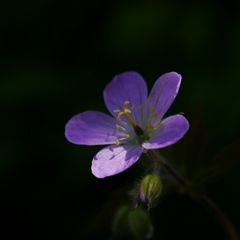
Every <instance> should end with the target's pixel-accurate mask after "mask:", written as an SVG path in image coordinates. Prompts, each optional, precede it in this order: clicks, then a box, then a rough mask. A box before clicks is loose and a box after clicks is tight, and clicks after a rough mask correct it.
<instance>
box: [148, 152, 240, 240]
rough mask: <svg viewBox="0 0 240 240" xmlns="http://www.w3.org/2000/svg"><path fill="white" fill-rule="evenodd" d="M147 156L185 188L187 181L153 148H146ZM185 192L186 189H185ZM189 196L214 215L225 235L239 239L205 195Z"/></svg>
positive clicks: (219, 210) (235, 239)
mask: <svg viewBox="0 0 240 240" xmlns="http://www.w3.org/2000/svg"><path fill="white" fill-rule="evenodd" d="M146 154H147V156H148V158H149V159H150V160H151V161H152V162H155V163H156V165H157V166H158V168H159V163H161V165H162V166H164V168H165V169H166V170H167V171H168V172H169V173H170V174H171V175H172V176H173V177H174V179H175V180H176V181H177V182H178V184H179V185H180V186H181V187H183V188H186V187H187V185H188V182H186V181H185V180H184V179H183V178H182V177H181V176H179V175H178V173H177V172H176V171H175V170H174V169H173V168H172V167H171V166H170V165H169V164H168V163H167V162H166V161H165V160H164V158H163V157H162V156H161V157H160V156H159V155H158V154H157V152H156V151H155V150H148V151H147V152H146ZM186 192H187V191H186ZM189 195H190V196H191V197H193V198H194V199H196V200H197V201H198V202H199V203H201V204H202V205H203V206H204V207H206V208H207V209H208V210H209V211H210V213H211V214H212V215H213V216H214V217H215V219H216V220H217V221H218V223H219V224H220V225H221V227H222V228H223V229H224V231H225V233H226V235H227V236H228V238H229V239H230V240H240V238H239V236H238V234H237V232H236V230H235V228H234V227H233V225H232V224H231V222H230V221H229V219H228V218H227V217H226V215H225V214H224V213H223V211H222V210H221V209H220V208H219V207H218V206H217V205H216V204H215V203H214V202H213V201H212V200H211V199H210V198H209V197H207V196H206V195H201V196H196V195H192V194H191V193H189Z"/></svg>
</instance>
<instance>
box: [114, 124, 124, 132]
mask: <svg viewBox="0 0 240 240" xmlns="http://www.w3.org/2000/svg"><path fill="white" fill-rule="evenodd" d="M120 128H121V129H122V130H126V128H124V127H122V126H120V125H118V124H116V129H117V131H119V129H120Z"/></svg>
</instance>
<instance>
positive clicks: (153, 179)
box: [139, 174, 162, 208]
mask: <svg viewBox="0 0 240 240" xmlns="http://www.w3.org/2000/svg"><path fill="white" fill-rule="evenodd" d="M161 192H162V181H161V179H160V177H159V176H158V175H153V174H148V175H146V176H145V177H144V178H143V179H142V181H141V183H140V188H139V198H140V202H144V203H147V204H148V208H151V207H152V205H153V203H154V202H155V201H156V200H158V198H159V196H160V194H161Z"/></svg>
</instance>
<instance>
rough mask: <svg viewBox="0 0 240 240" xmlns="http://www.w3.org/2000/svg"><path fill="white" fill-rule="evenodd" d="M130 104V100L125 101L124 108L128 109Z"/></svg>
mask: <svg viewBox="0 0 240 240" xmlns="http://www.w3.org/2000/svg"><path fill="white" fill-rule="evenodd" d="M128 104H129V101H126V102H124V104H123V109H124V110H126V109H128V108H127V106H128Z"/></svg>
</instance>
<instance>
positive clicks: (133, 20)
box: [0, 0, 240, 240]
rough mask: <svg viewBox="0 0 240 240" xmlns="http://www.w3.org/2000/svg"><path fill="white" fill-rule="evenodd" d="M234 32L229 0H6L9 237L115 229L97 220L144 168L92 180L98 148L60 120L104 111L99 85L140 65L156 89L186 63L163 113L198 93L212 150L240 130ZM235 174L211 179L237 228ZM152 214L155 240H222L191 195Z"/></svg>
mask: <svg viewBox="0 0 240 240" xmlns="http://www.w3.org/2000/svg"><path fill="white" fill-rule="evenodd" d="M239 33H240V15H239V8H238V6H237V5H234V3H233V2H231V1H228V2H224V1H223V2H221V3H219V2H218V1H216V2H214V1H210V2H209V1H195V2H192V1H176V0H175V1H174V0H171V1H167V2H165V1H133V0H131V1H119V2H118V1H84V2H82V1H75V0H70V1H66V2H65V3H60V2H59V1H55V0H42V1H27V0H25V1H24V0H22V1H1V3H0V43H1V45H0V48H1V52H0V66H1V67H0V79H1V80H0V109H1V140H0V141H1V145H0V154H1V155H0V181H1V182H0V187H1V193H0V194H1V196H0V199H1V200H0V201H1V205H0V206H1V213H0V214H1V215H0V216H1V217H0V218H1V220H2V222H3V224H2V230H1V231H0V235H2V239H26V240H27V239H60V238H63V239H88V238H89V239H90V238H91V237H92V236H93V237H92V238H91V239H97V238H96V237H99V236H102V237H103V239H107V237H109V235H110V227H109V228H108V227H104V226H103V227H102V226H101V224H100V222H101V221H105V222H106V226H107V223H108V222H109V221H111V217H112V214H113V213H114V212H115V210H116V209H114V207H111V208H110V207H109V208H108V210H106V209H103V206H106V204H108V203H106V202H107V201H109V199H111V193H112V192H113V191H115V190H116V189H117V188H118V187H121V186H122V185H124V184H127V183H131V182H132V181H134V180H135V179H136V178H139V177H140V176H141V174H142V172H143V171H142V169H140V168H139V167H138V165H137V164H136V165H134V166H133V167H132V168H131V169H129V170H127V171H125V172H124V173H122V174H119V175H117V176H113V177H110V178H106V179H97V178H95V177H94V176H93V175H92V173H91V169H90V167H91V160H92V158H93V156H94V155H95V154H96V152H97V151H98V150H100V149H101V146H93V147H88V146H77V145H74V144H70V143H69V142H67V140H66V139H65V137H64V126H65V124H66V122H67V121H68V120H69V119H70V117H72V116H73V115H75V114H77V113H80V112H82V111H85V110H97V111H103V112H106V113H107V109H106V107H105V106H104V102H103V97H102V92H103V89H104V87H105V85H106V84H107V83H108V82H109V81H111V79H112V78H113V77H114V75H116V74H119V73H122V72H124V71H129V70H134V71H137V72H139V73H140V74H141V75H142V76H143V77H144V79H145V80H146V81H147V84H148V86H149V89H151V87H152V86H153V84H154V82H155V80H156V79H157V78H158V77H159V76H160V75H162V74H164V73H166V72H169V71H177V72H179V73H180V74H181V75H182V77H183V80H182V85H181V88H180V92H179V94H178V97H177V99H176V101H175V102H174V104H173V105H172V107H171V109H170V110H169V113H168V115H171V114H175V113H179V112H182V111H183V112H184V111H186V109H187V108H188V107H189V106H190V105H191V103H192V102H193V101H194V100H195V99H196V98H200V99H201V101H202V104H203V109H204V114H205V115H206V117H207V128H208V132H209V145H208V154H209V157H211V156H212V155H214V154H215V153H216V152H217V151H219V150H220V149H221V148H222V147H224V146H226V145H228V144H230V143H231V142H234V141H236V140H239V131H238V130H239V116H240V114H239V105H240V98H239V87H240V83H239V66H240V47H239V43H240V34H239ZM190 124H191V123H190ZM193 161H194V159H193ZM239 173H240V168H239V166H238V167H237V168H235V169H234V170H233V171H232V172H231V173H230V174H229V175H227V176H226V177H224V178H223V179H222V180H220V181H218V182H217V183H215V184H213V185H211V186H210V187H209V189H208V194H209V195H210V196H211V197H212V199H213V200H215V202H216V203H217V204H218V205H219V206H220V207H221V208H222V209H223V210H224V212H225V213H226V214H227V216H228V217H229V218H230V219H231V221H232V222H233V224H234V225H235V227H236V229H238V230H239V229H240V225H239V222H240V217H239V216H240V207H239V202H240V194H239V181H240V177H239ZM104 204H105V205H104ZM115 208H117V204H116V207H115ZM102 209H103V210H102ZM101 210H102V211H103V214H102V215H101V216H100V217H99V218H100V220H96V219H95V220H96V221H93V220H92V218H93V217H94V216H95V215H96V214H97V213H98V212H99V211H101ZM104 211H106V215H104ZM152 217H153V219H154V222H155V228H156V235H155V238H154V239H158V237H159V239H162V240H164V239H173V238H174V239H175V237H176V236H177V237H182V238H185V239H203V238H204V239H211V237H212V236H214V237H216V238H218V239H226V238H225V236H224V235H223V232H222V229H221V228H220V227H219V226H218V225H217V224H216V222H215V221H214V220H213V219H212V217H211V216H210V215H209V214H208V213H207V212H206V211H205V210H204V211H203V209H202V208H201V206H199V205H198V204H196V203H195V202H194V201H193V200H191V199H189V198H188V197H184V196H179V195H169V196H168V197H166V198H163V199H162V200H161V201H160V204H159V205H158V207H157V208H156V209H153V210H152ZM109 219H110V220H109ZM91 224H92V225H91ZM94 226H95V227H94ZM89 229H90V230H89ZM89 232H92V234H90V233H89ZM0 237H1V236H0Z"/></svg>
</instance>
